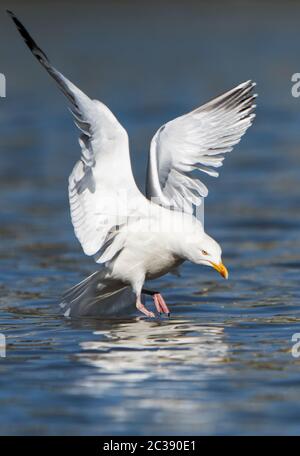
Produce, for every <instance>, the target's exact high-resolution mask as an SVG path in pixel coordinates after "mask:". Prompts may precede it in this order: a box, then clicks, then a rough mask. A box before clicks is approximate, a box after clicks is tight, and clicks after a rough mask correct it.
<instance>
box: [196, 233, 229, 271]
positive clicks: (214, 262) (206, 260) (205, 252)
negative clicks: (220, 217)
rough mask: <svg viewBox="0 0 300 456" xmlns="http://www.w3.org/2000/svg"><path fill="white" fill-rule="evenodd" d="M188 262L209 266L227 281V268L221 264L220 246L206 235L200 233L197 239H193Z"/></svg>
mask: <svg viewBox="0 0 300 456" xmlns="http://www.w3.org/2000/svg"><path fill="white" fill-rule="evenodd" d="M189 247H190V249H189V250H190V252H189V253H190V254H189V260H190V261H192V262H193V263H196V264H203V265H205V266H210V267H212V268H214V269H215V270H216V271H218V272H219V274H221V276H222V277H224V279H228V271H227V268H226V267H225V266H224V264H223V263H222V250H221V247H220V245H219V244H218V243H217V242H216V241H215V240H214V239H213V238H211V237H210V236H208V235H207V234H206V233H204V232H203V233H202V234H201V236H200V239H199V234H198V236H197V239H193V240H192V242H191V243H190V246H189Z"/></svg>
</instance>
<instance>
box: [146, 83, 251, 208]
mask: <svg viewBox="0 0 300 456" xmlns="http://www.w3.org/2000/svg"><path fill="white" fill-rule="evenodd" d="M254 86H255V83H253V82H251V81H247V82H244V83H243V84H240V85H239V86H237V87H235V88H234V89H232V90H230V91H229V92H227V93H225V94H223V95H221V96H219V97H218V98H215V99H214V100H212V101H210V102H208V103H206V104H205V105H203V106H201V107H200V108H198V109H195V110H194V111H192V112H190V113H188V114H186V115H183V116H181V117H178V118H177V119H175V120H172V121H170V122H168V123H166V124H165V125H163V126H162V127H161V128H160V129H159V130H158V131H157V133H156V134H155V135H154V137H153V139H152V141H151V147H150V153H149V161H148V173H147V186H146V193H147V197H148V198H149V199H150V198H155V201H156V202H158V203H160V204H162V205H164V206H166V207H169V206H173V207H174V208H175V209H177V210H180V211H185V212H189V211H191V210H192V205H193V204H195V205H196V206H197V205H199V204H201V201H202V198H203V197H205V196H207V193H208V190H207V187H206V186H205V185H204V184H203V182H201V181H200V180H198V179H196V178H195V176H194V175H193V174H191V173H192V171H194V170H199V171H203V172H204V173H206V174H209V175H210V176H215V177H217V176H218V172H217V171H216V169H215V168H219V167H220V166H222V162H223V160H224V154H225V153H227V152H230V151H231V150H232V148H233V146H234V145H235V144H237V143H238V142H239V141H240V139H241V137H242V136H243V134H244V133H245V132H246V130H247V128H248V127H249V126H250V125H251V123H252V121H253V118H254V117H255V114H254V113H253V110H254V108H255V105H254V104H253V100H254V98H255V97H256V95H253V93H252V92H253V87H254Z"/></svg>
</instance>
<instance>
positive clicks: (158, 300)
mask: <svg viewBox="0 0 300 456" xmlns="http://www.w3.org/2000/svg"><path fill="white" fill-rule="evenodd" d="M153 301H154V304H155V307H156V310H157V312H159V313H164V314H166V315H167V316H168V317H169V316H170V311H169V309H168V306H167V304H166V302H165V300H164V298H163V297H162V295H161V294H160V293H154V294H153Z"/></svg>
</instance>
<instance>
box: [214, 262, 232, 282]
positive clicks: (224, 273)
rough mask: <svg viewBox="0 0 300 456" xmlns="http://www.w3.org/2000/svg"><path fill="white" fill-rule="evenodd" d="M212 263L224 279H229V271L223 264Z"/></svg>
mask: <svg viewBox="0 0 300 456" xmlns="http://www.w3.org/2000/svg"><path fill="white" fill-rule="evenodd" d="M210 263H211V265H212V266H213V268H214V269H215V270H216V271H218V273H219V274H221V276H222V277H224V279H228V271H227V268H226V266H224V264H223V263H220V264H217V263H213V262H212V261H211V262H210Z"/></svg>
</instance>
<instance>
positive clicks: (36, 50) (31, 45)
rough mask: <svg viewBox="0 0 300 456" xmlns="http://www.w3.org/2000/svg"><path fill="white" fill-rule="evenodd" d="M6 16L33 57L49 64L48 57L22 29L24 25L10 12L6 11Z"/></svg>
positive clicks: (24, 29)
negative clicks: (9, 18) (13, 24)
mask: <svg viewBox="0 0 300 456" xmlns="http://www.w3.org/2000/svg"><path fill="white" fill-rule="evenodd" d="M6 12H7V14H8V15H9V16H10V17H11V19H12V20H13V22H14V23H15V25H16V27H17V29H18V31H19V33H20V35H21V36H22V38H23V39H24V41H25V43H26V44H27V46H28V47H29V49H30V50H31V52H32V53H33V54H34V55H35V57H36V58H37V59H38V60H39V61H40V62H43V63H44V64H45V63H46V62H47V63H49V59H48V57H47V56H46V54H45V53H44V51H42V49H41V48H39V46H38V45H37V44H36V42H35V41H34V40H33V38H32V37H31V36H30V34H29V33H28V32H27V30H26V28H25V27H24V25H23V24H22V23H21V22H20V21H19V19H18V18H17V16H16V15H15V14H14V13H13V12H12V11H10V10H6Z"/></svg>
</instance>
